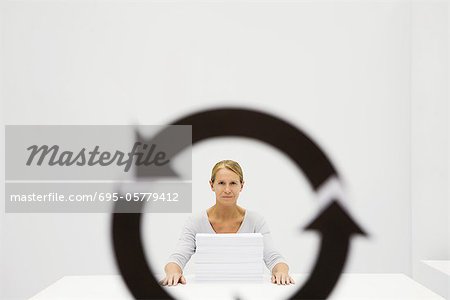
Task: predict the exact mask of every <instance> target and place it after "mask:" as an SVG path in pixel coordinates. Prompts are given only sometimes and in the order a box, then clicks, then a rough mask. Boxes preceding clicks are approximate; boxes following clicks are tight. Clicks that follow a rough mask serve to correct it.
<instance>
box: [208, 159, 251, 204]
mask: <svg viewBox="0 0 450 300" xmlns="http://www.w3.org/2000/svg"><path fill="white" fill-rule="evenodd" d="M209 184H210V185H211V190H212V191H213V192H214V193H215V194H216V202H217V203H220V204H222V205H235V204H236V202H237V199H238V198H239V193H240V192H241V191H242V187H243V184H241V182H240V181H239V176H238V175H237V174H236V173H234V172H233V171H231V170H228V169H226V168H222V169H220V170H219V171H217V173H216V179H215V180H214V182H211V181H210V182H209Z"/></svg>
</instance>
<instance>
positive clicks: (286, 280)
mask: <svg viewBox="0 0 450 300" xmlns="http://www.w3.org/2000/svg"><path fill="white" fill-rule="evenodd" d="M272 283H274V284H291V283H292V284H294V283H295V281H294V279H292V277H291V276H289V267H288V265H287V264H285V263H277V264H276V265H275V267H273V269H272Z"/></svg>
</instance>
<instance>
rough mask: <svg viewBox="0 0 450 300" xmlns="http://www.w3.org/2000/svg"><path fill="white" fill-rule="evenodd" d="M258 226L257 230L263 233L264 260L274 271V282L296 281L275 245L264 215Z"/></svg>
mask: <svg viewBox="0 0 450 300" xmlns="http://www.w3.org/2000/svg"><path fill="white" fill-rule="evenodd" d="M256 228H257V230H256V232H260V233H261V234H262V235H263V240H264V262H265V263H266V266H267V268H268V269H269V270H271V271H272V282H273V283H275V284H291V283H295V282H294V280H293V279H292V277H290V276H289V266H288V265H287V263H286V261H285V259H284V258H283V256H281V254H280V253H279V252H278V251H277V250H276V248H275V246H274V245H273V241H272V237H271V234H270V230H269V226H268V225H267V223H266V221H265V220H264V218H263V217H260V219H259V220H258V222H257V227H256Z"/></svg>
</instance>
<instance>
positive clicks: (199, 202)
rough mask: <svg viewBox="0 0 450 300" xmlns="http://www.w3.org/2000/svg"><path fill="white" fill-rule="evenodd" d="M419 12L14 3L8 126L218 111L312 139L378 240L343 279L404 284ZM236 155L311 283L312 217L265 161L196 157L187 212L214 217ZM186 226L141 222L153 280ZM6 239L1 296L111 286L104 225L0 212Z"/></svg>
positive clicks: (252, 156) (214, 148)
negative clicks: (272, 122) (215, 194)
mask: <svg viewBox="0 0 450 300" xmlns="http://www.w3.org/2000/svg"><path fill="white" fill-rule="evenodd" d="M410 13H411V6H410V3H409V2H405V1H399V2H384V1H380V2H378V1H374V2H371V1H364V2H356V1H355V2H348V1H345V2H341V3H338V2H336V3H329V2H328V3H326V2H293V1H288V2H282V3H281V2H277V3H268V2H266V3H256V2H247V3H239V2H230V3H221V2H216V1H212V2H211V3H209V4H206V3H199V2H177V3H175V2H164V3H163V2H140V1H137V2H136V1H135V2H133V3H131V2H130V3H126V2H115V3H110V2H106V1H98V2H75V1H65V2H34V1H20V2H5V3H3V10H2V18H1V19H2V25H3V30H4V31H3V43H4V44H3V50H2V51H3V53H2V59H3V61H2V64H3V72H4V74H5V76H4V77H3V79H2V103H3V106H4V111H5V113H4V122H5V123H6V124H132V123H136V122H139V123H141V124H163V123H165V122H168V121H170V120H173V119H174V118H177V117H179V116H181V115H183V114H186V113H190V112H193V111H195V110H198V109H204V108H210V107H216V106H226V105H236V106H245V107H251V108H258V109H262V110H265V111H267V112H270V113H273V114H275V115H277V116H279V117H282V118H284V119H286V120H287V121H289V122H291V123H293V124H295V125H297V126H299V127H300V128H302V129H303V130H305V131H306V132H307V133H308V134H309V135H311V136H312V137H313V139H314V140H315V141H317V142H318V143H319V144H320V145H321V146H322V147H323V149H324V150H325V151H326V152H327V154H328V155H329V157H330V158H331V159H332V161H333V162H334V163H335V164H336V166H337V168H338V170H339V171H340V172H341V173H342V175H343V177H344V179H345V181H346V183H347V191H348V194H349V195H350V199H349V204H350V206H351V208H352V212H353V214H354V215H355V218H356V219H357V220H358V221H359V222H360V223H361V225H362V226H363V227H364V228H365V229H366V230H367V231H368V233H369V234H370V238H369V239H362V238H357V239H355V241H354V243H353V245H352V251H351V258H350V261H349V264H348V265H347V269H346V271H349V272H396V273H407V274H410V273H411V243H412V239H411V233H412V232H411V202H410V198H411V187H410V173H411V172H410V171H411V170H410V161H411V156H410V146H411V141H410V135H411V132H410V131H411V116H410V112H411V102H410V99H411V97H410V93H411V82H410V68H411V66H410V61H411V15H410ZM2 141H3V139H2ZM228 157H229V158H233V159H236V160H239V161H240V162H241V163H242V165H243V167H244V171H245V172H246V181H247V185H246V187H245V191H244V192H243V194H242V195H241V201H242V202H241V204H242V205H243V206H245V207H248V208H250V209H253V210H256V211H258V212H259V213H261V214H262V215H264V216H265V217H266V219H267V221H268V222H269V225H270V227H271V229H272V233H273V236H274V239H275V241H276V242H277V244H278V247H279V249H280V251H281V252H282V253H283V254H284V255H285V256H286V258H287V259H288V260H289V262H290V265H291V268H292V270H293V271H294V272H303V271H308V270H309V268H310V266H311V265H312V263H313V260H314V258H315V255H316V250H317V242H318V238H317V236H316V235H315V234H313V233H304V232H299V231H298V228H299V226H302V225H305V224H306V223H307V222H308V221H309V220H310V219H311V218H312V217H313V216H314V215H315V213H316V209H317V205H316V202H315V199H314V195H313V194H312V193H311V190H310V188H309V187H308V186H307V184H306V182H305V179H304V178H303V176H302V174H301V173H299V172H298V171H297V170H296V169H295V168H294V166H293V165H292V164H291V163H290V162H289V161H288V160H287V158H286V157H284V156H283V155H282V154H280V153H278V152H276V151H275V150H273V149H272V148H269V147H268V146H265V145H260V144H259V143H257V142H254V141H248V140H243V139H217V140H211V141H207V142H204V143H201V144H199V145H197V146H195V148H194V149H193V166H194V168H193V178H194V182H193V188H194V191H193V196H194V202H193V208H194V211H200V210H202V209H205V208H207V207H208V206H209V205H212V199H213V198H212V194H211V193H210V191H209V189H208V186H207V180H208V175H209V172H210V168H211V167H212V164H213V162H215V161H217V160H219V159H223V158H228ZM280 174H282V175H280ZM2 176H3V174H2ZM2 188H3V186H2ZM1 195H2V197H3V192H2V193H1ZM186 217H187V215H185V214H179V215H170V214H168V215H157V214H152V215H148V216H146V217H145V224H146V226H145V230H144V233H145V236H144V240H145V243H146V245H147V251H148V254H149V257H150V259H151V260H152V261H154V262H155V265H156V266H157V267H158V268H161V267H162V264H163V260H164V259H165V258H166V257H167V253H168V252H170V250H171V249H173V246H174V245H175V243H176V239H177V238H178V234H179V232H180V229H181V225H182V223H183V221H184V219H185V218H186ZM153 222H157V224H158V227H155V226H152V224H154V223H153ZM1 226H2V236H1V245H2V258H1V264H2V268H1V272H2V279H1V281H2V283H3V289H2V295H0V297H1V298H12V297H19V298H20V297H27V296H30V295H32V294H34V293H36V292H37V291H39V290H41V289H42V288H44V287H45V286H47V285H49V284H50V283H52V282H54V281H55V280H57V279H58V278H60V277H61V276H64V275H72V274H108V273H115V272H117V271H116V269H115V265H114V261H113V257H112V249H111V243H110V217H109V216H108V215H103V214H92V215H90V214H64V215H56V214H53V215H51V214H42V215H38V214H23V215H20V214H7V215H5V214H3V215H2V219H1Z"/></svg>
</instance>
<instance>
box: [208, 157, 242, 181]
mask: <svg viewBox="0 0 450 300" xmlns="http://www.w3.org/2000/svg"><path fill="white" fill-rule="evenodd" d="M224 168H225V169H228V170H230V171H233V172H234V173H236V175H238V176H239V181H240V182H241V183H243V182H244V174H243V172H242V168H241V166H240V165H239V164H238V163H237V162H236V161H234V160H231V159H226V160H221V161H219V162H218V163H216V164H215V165H214V167H213V169H212V172H211V182H214V180H216V174H217V172H218V171H219V170H220V169H224Z"/></svg>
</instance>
